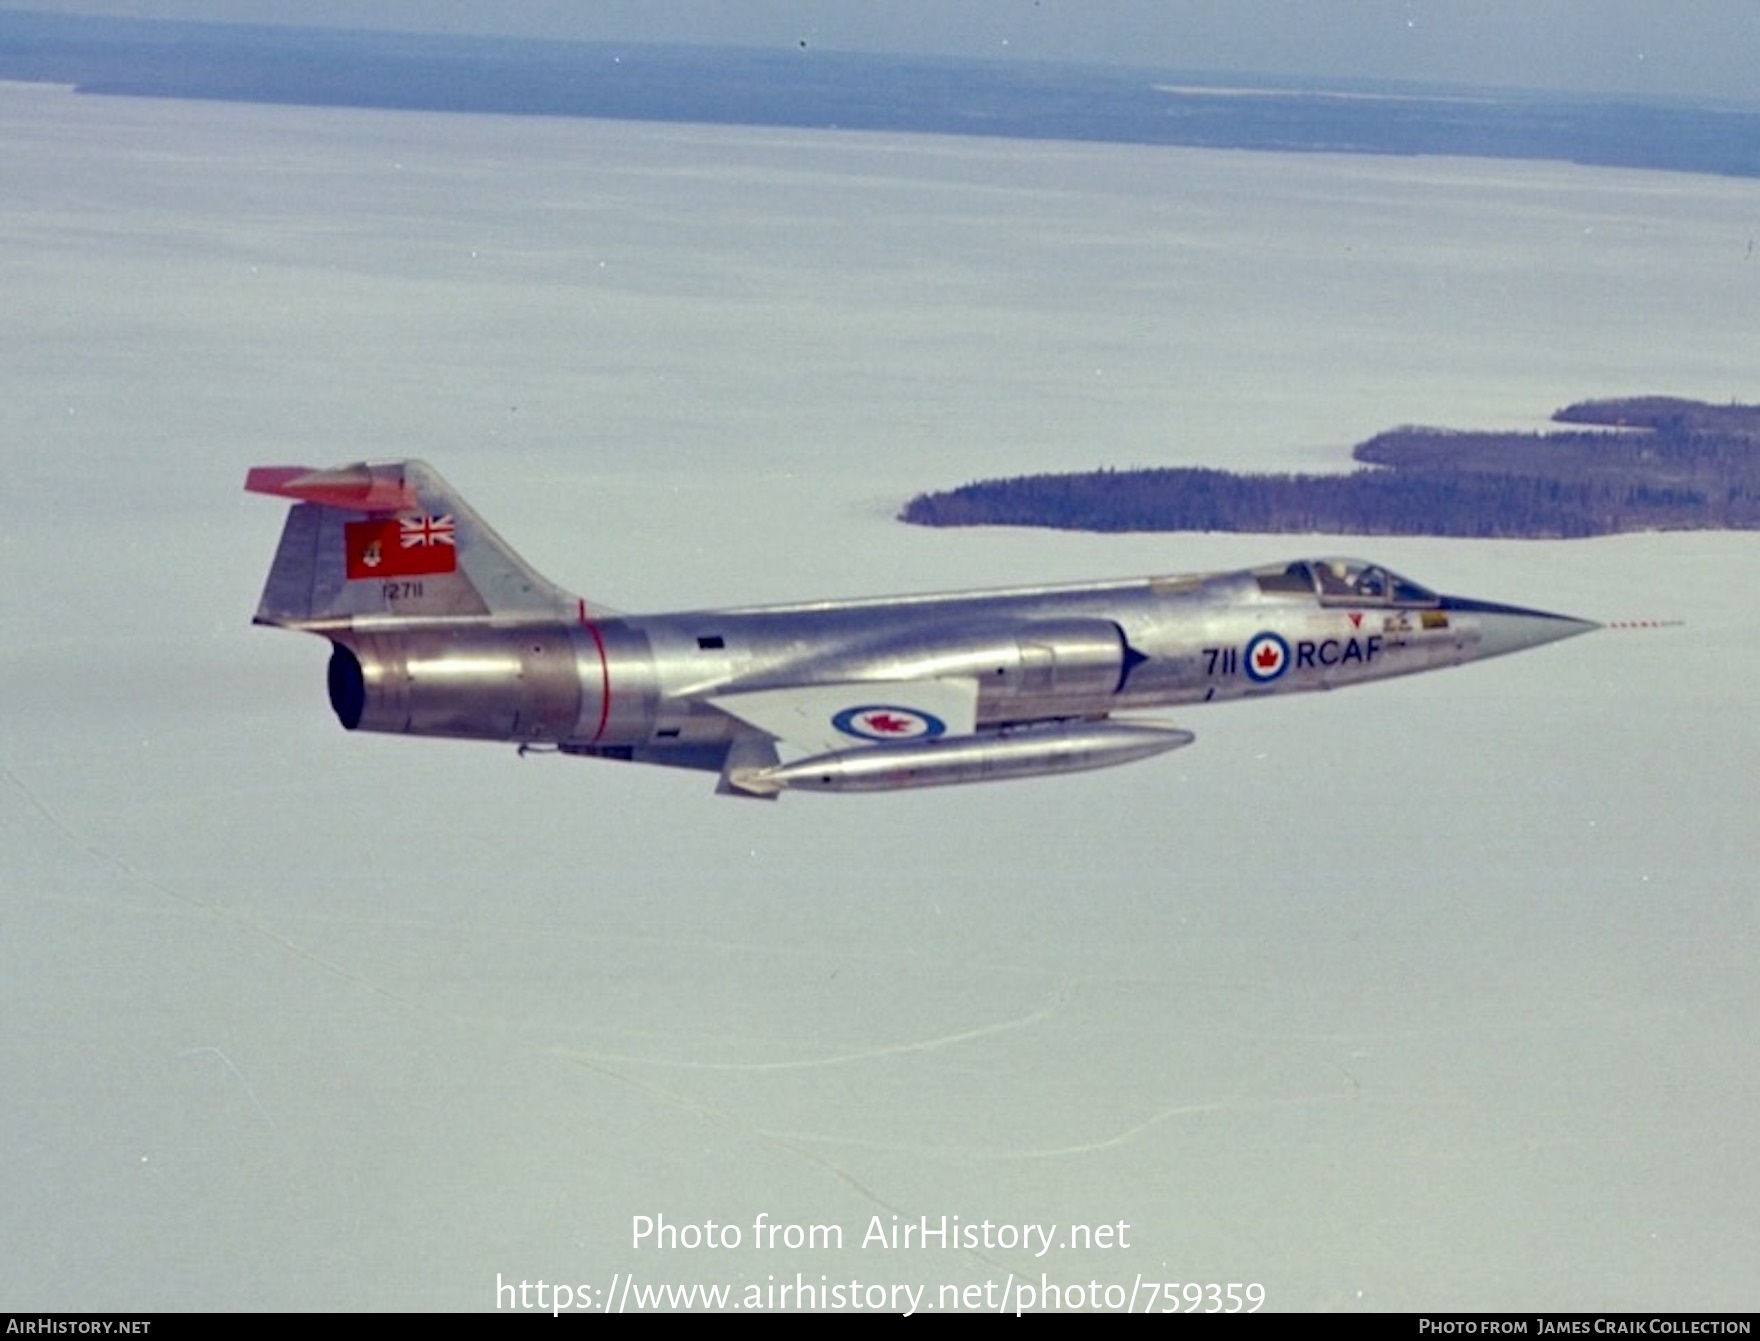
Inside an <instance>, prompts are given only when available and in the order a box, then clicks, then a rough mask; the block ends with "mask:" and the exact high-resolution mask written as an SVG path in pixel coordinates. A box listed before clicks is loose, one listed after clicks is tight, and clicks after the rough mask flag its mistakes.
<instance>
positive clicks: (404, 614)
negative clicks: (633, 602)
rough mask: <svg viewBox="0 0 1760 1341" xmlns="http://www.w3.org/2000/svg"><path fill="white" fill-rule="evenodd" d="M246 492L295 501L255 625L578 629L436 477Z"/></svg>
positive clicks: (562, 604)
mask: <svg viewBox="0 0 1760 1341" xmlns="http://www.w3.org/2000/svg"><path fill="white" fill-rule="evenodd" d="M244 487H245V488H246V489H248V490H250V491H251V492H253V493H260V494H270V495H272V496H274V497H278V498H287V499H291V500H293V503H294V507H293V508H292V510H291V511H289V513H288V514H287V523H286V525H285V526H284V527H283V528H282V531H281V544H280V547H279V548H278V549H277V550H276V551H275V562H274V565H273V566H272V567H271V568H270V570H269V580H268V582H267V583H266V584H265V585H264V587H263V598H262V600H261V601H260V602H259V604H258V606H257V614H256V622H257V623H259V624H273V625H278V626H281V627H286V628H303V629H310V630H311V631H313V632H317V633H325V632H329V631H331V630H336V629H341V628H345V627H347V626H349V625H351V624H353V623H354V622H355V621H357V620H365V621H368V622H371V623H375V624H377V623H382V622H385V621H387V620H390V621H395V620H399V619H409V620H412V621H414V620H420V621H428V620H436V619H443V620H449V621H450V620H463V621H472V620H481V621H483V622H502V621H506V620H509V619H519V618H522V617H534V618H556V617H562V618H565V619H572V618H574V617H575V615H576V613H577V610H578V609H580V603H579V602H578V601H577V599H576V598H575V597H574V596H572V595H570V594H569V593H568V592H566V591H564V590H563V589H562V588H560V587H558V586H556V585H555V584H554V583H552V582H550V581H549V580H548V579H546V578H543V577H541V576H539V575H538V574H537V573H536V572H535V571H533V569H532V568H531V567H530V565H528V564H527V563H526V561H525V560H524V559H522V558H520V557H519V555H517V554H515V553H514V552H513V550H512V549H510V548H509V547H508V545H507V543H506V542H505V541H503V540H502V539H501V537H500V536H498V535H496V534H495V532H494V531H493V530H492V529H490V527H489V526H488V524H487V523H485V522H484V521H483V519H482V518H481V517H479V516H477V514H476V513H475V512H474V511H473V510H472V509H471V507H470V506H469V505H468V504H467V503H465V502H464V500H463V499H461V498H460V497H459V496H458V495H457V494H456V493H454V492H453V490H452V488H451V486H449V485H448V484H447V483H446V481H445V480H443V479H441V478H440V475H439V473H438V472H436V471H435V470H434V469H433V468H432V467H431V466H429V465H427V464H426V463H424V462H421V461H390V462H379V463H373V464H369V463H367V462H361V463H360V464H358V465H352V466H342V467H340V468H338V469H335V470H311V469H308V468H306V467H304V466H258V467H256V468H254V469H253V470H252V471H251V472H250V474H249V475H248V476H246V478H245V486H244Z"/></svg>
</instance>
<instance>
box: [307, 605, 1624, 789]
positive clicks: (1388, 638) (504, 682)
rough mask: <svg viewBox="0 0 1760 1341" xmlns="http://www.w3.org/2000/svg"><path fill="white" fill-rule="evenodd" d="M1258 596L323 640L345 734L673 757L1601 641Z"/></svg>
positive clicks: (1513, 613) (1327, 682) (1513, 617)
mask: <svg viewBox="0 0 1760 1341" xmlns="http://www.w3.org/2000/svg"><path fill="white" fill-rule="evenodd" d="M1261 571H1262V570H1261ZM1263 585H1264V584H1263V581H1262V578H1261V576H1258V575H1256V574H1255V573H1254V572H1234V573H1222V574H1216V575H1209V576H1198V577H1165V578H1144V579H1138V580H1134V581H1123V582H1096V583H1083V584H1078V585H1069V586H1045V587H1027V588H1018V589H1012V590H1004V591H976V592H955V593H948V594H942V595H933V596H911V597H891V598H881V599H872V600H854V601H839V602H819V603H812V604H799V605H781V606H758V607H750V608H742V609H731V610H705V611H690V612H686V613H682V614H668V615H650V616H616V617H603V618H594V617H593V616H592V615H591V614H590V613H588V612H586V611H584V609H583V611H582V612H581V613H580V614H579V615H578V616H577V618H575V619H573V620H534V621H525V622H520V623H517V624H512V625H505V624H504V625H497V626H483V625H481V624H466V625H458V624H454V623H451V622H448V621H438V622H436V623H433V624H431V625H424V624H420V623H416V624H412V623H410V622H407V621H399V622H397V623H395V624H388V625H387V627H386V628H385V629H384V630H383V632H376V631H375V630H374V624H375V621H373V620H372V619H370V618H368V619H363V620H358V621H355V623H354V625H353V626H352V627H351V628H349V629H347V630H335V631H333V632H330V636H331V637H332V638H333V640H334V641H336V642H337V643H338V644H339V645H342V646H345V647H347V648H348V649H349V650H350V651H351V652H352V653H353V655H354V656H355V657H356V658H358V660H359V662H360V664H361V666H362V673H363V678H364V683H365V686H366V688H367V690H368V696H367V703H366V704H365V705H364V708H363V711H362V712H361V714H360V715H359V717H358V719H357V720H356V721H354V722H350V723H349V724H350V725H351V726H359V727H362V728H364V729H369V730H384V731H401V732H409V733H413V734H419V735H447V736H460V737H472V738H479V739H484V738H486V739H495V740H516V741H522V742H530V743H539V742H548V743H554V744H559V745H568V746H572V747H576V748H582V749H585V748H605V749H608V750H609V749H614V748H618V747H624V748H629V747H641V748H644V749H658V750H668V749H679V748H683V747H690V746H722V745H725V744H726V743H727V742H728V741H729V740H731V739H732V738H733V736H734V735H735V734H736V733H737V732H738V730H739V723H738V722H737V721H736V720H735V719H733V718H731V717H729V716H728V715H727V714H726V713H725V712H723V711H721V710H719V709H718V708H716V707H715V706H714V704H713V702H712V700H713V699H714V698H715V697H716V696H718V695H722V694H726V693H729V692H732V691H747V690H760V689H771V688H786V687H800V686H806V685H833V684H851V683H864V682H874V683H898V682H904V681H915V680H924V679H937V678H944V677H950V676H958V677H970V678H972V679H975V680H976V682H977V685H978V710H977V724H978V726H979V727H981V728H990V727H996V726H1001V725H1004V724H1008V723H1019V722H1034V721H1044V720H1050V719H1059V718H1070V717H1099V716H1106V715H1109V714H1112V713H1116V712H1132V711H1138V710H1146V709H1155V708H1165V707H1172V706H1178V705H1182V704H1190V703H1209V702H1227V701H1229V700H1233V699H1240V698H1251V697H1259V696H1267V695H1272V694H1287V693H1300V692H1305V691H1310V690H1318V689H1334V688H1339V687H1342V686H1344V685H1351V684H1359V683H1363V682H1366V681H1370V680H1382V679H1387V678H1390V677H1392V676H1396V675H1409V674H1413V673H1416V672H1418V671H1426V670H1434V669H1437V668H1439V667H1444V666H1454V665H1459V664H1461V663H1463V662H1467V661H1471V660H1474V659H1476V658H1479V657H1481V656H1490V655H1497V654H1499V653H1503V652H1510V651H1516V650H1519V649H1520V648H1523V647H1530V646H1536V645H1538V644H1540V643H1542V642H1549V641H1553V640H1554V639H1557V638H1562V637H1567V636H1570V635H1571V634H1573V633H1578V632H1582V631H1585V630H1586V629H1588V628H1591V627H1594V626H1593V625H1591V624H1588V623H1586V622H1584V621H1579V620H1573V619H1568V618H1565V617H1562V616H1555V615H1548V614H1544V613H1542V612H1538V611H1528V610H1519V609H1515V608H1513V607H1505V606H1491V605H1486V604H1484V603H1481V602H1474V601H1464V600H1458V599H1454V598H1447V597H1441V598H1434V599H1433V600H1431V601H1428V602H1418V603H1410V604H1400V603H1396V602H1394V601H1391V600H1384V601H1380V602H1373V601H1364V600H1358V601H1352V600H1350V599H1349V598H1339V599H1330V598H1327V599H1323V598H1321V597H1319V596H1317V595H1313V594H1310V595H1305V596H1304V595H1300V594H1291V593H1283V592H1267V591H1265V590H1264V589H1263ZM1278 641H1281V644H1282V647H1281V648H1279V647H1278V646H1277V642H1278ZM1267 644H1269V652H1270V654H1271V655H1269V656H1267V654H1266V653H1267ZM1261 657H1262V658H1264V664H1263V666H1255V665H1254V664H1253V663H1254V661H1255V660H1257V659H1259V658H1261ZM339 710H340V707H339ZM346 720H347V717H346V715H345V721H346ZM657 762H658V761H657Z"/></svg>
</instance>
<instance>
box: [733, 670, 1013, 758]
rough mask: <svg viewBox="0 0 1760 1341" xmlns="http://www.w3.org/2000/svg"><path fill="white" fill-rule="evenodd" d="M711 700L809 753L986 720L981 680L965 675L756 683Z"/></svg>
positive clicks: (969, 727) (924, 736)
mask: <svg viewBox="0 0 1760 1341" xmlns="http://www.w3.org/2000/svg"><path fill="white" fill-rule="evenodd" d="M708 701H709V703H710V704H711V705H713V706H714V707H716V708H719V709H720V710H721V711H722V712H724V713H726V714H727V715H728V716H730V717H733V718H735V719H737V720H739V721H741V722H744V723H745V724H746V725H747V726H750V727H753V728H755V729H756V730H757V732H759V733H760V734H761V735H763V736H766V737H768V738H769V739H770V740H772V741H775V742H778V743H780V744H783V745H787V746H789V747H790V748H792V749H796V750H799V751H801V752H802V753H803V754H809V755H813V754H829V753H831V752H833V751H835V750H851V749H860V748H861V747H862V746H864V745H875V744H881V743H884V742H887V741H911V740H934V739H936V738H938V737H941V736H969V735H971V734H972V732H973V731H975V730H976V729H977V724H978V682H977V681H976V680H974V679H969V678H966V677H963V676H961V677H950V678H947V679H937V680H866V681H861V682H858V683H854V684H826V685H802V686H796V687H791V688H787V689H755V690H751V691H748V692H745V693H734V694H718V695H716V696H715V697H714V698H711V699H709V700H708Z"/></svg>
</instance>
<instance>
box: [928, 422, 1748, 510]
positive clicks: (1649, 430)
mask: <svg viewBox="0 0 1760 1341" xmlns="http://www.w3.org/2000/svg"><path fill="white" fill-rule="evenodd" d="M1552 417H1553V420H1554V421H1555V422H1557V423H1559V424H1563V425H1573V426H1575V425H1581V426H1583V427H1584V428H1586V429H1588V430H1589V431H1583V429H1577V428H1571V429H1564V430H1559V431H1553V432H1548V433H1475V432H1460V431H1456V430H1450V429H1438V428H1412V427H1408V428H1396V429H1392V430H1390V431H1388V432H1386V433H1381V434H1378V435H1376V436H1375V437H1373V438H1371V439H1369V440H1368V441H1367V442H1364V443H1360V444H1359V445H1358V446H1357V447H1356V448H1355V450H1354V451H1352V453H1351V456H1352V458H1353V459H1354V460H1356V461H1359V462H1361V463H1363V464H1364V466H1365V467H1367V468H1366V469H1362V470H1357V471H1353V472H1351V473H1349V474H1344V475H1247V474H1234V473H1231V472H1228V471H1221V470H1196V469H1170V470H1118V471H1115V470H1097V471H1087V472H1080V473H1071V474H1060V475H1025V476H1019V477H1016V478H1014V479H1005V480H980V481H976V482H974V483H972V484H968V485H965V486H963V487H961V488H958V489H951V490H947V491H945V492H941V493H924V494H918V495H917V496H916V497H915V498H913V499H912V500H911V501H910V502H909V503H907V504H906V505H905V507H904V510H903V511H902V512H901V513H900V514H899V518H900V520H902V521H906V522H911V523H913V524H915V525H919V526H1044V527H1051V528H1055V529H1059V530H1072V531H1243V532H1254V533H1263V534H1288V533H1298V534H1335V535H1437V536H1461V537H1475V538H1515V539H1576V538H1580V537H1584V536H1597V535H1613V534H1619V533H1623V532H1629V531H1681V530H1756V529H1760V405H1709V404H1706V403H1704V402H1701V401H1690V400H1678V399H1674V398H1671V397H1666V396H1641V397H1631V398H1626V399H1616V400H1598V401H1583V402H1579V403H1578V404H1575V405H1569V406H1566V407H1565V408H1564V409H1562V410H1559V411H1558V412H1557V413H1555V414H1554V415H1553V416H1552ZM1610 430H1628V431H1626V432H1614V431H1610Z"/></svg>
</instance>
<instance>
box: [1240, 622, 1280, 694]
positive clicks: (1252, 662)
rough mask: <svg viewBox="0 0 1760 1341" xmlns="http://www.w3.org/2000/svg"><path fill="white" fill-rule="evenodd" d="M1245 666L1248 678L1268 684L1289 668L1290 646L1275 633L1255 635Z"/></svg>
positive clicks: (1249, 644)
mask: <svg viewBox="0 0 1760 1341" xmlns="http://www.w3.org/2000/svg"><path fill="white" fill-rule="evenodd" d="M1244 664H1245V666H1246V668H1247V676H1248V678H1250V679H1253V680H1257V681H1258V682H1259V683H1260V684H1267V683H1269V682H1270V681H1272V680H1275V679H1276V678H1277V677H1278V676H1280V675H1282V674H1283V673H1284V671H1285V670H1287V669H1288V668H1289V644H1288V643H1286V642H1284V640H1283V639H1282V638H1280V637H1278V636H1277V635H1276V634H1275V633H1258V634H1254V635H1253V637H1252V639H1251V640H1250V641H1249V642H1248V643H1247V651H1246V658H1245V662H1244Z"/></svg>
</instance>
